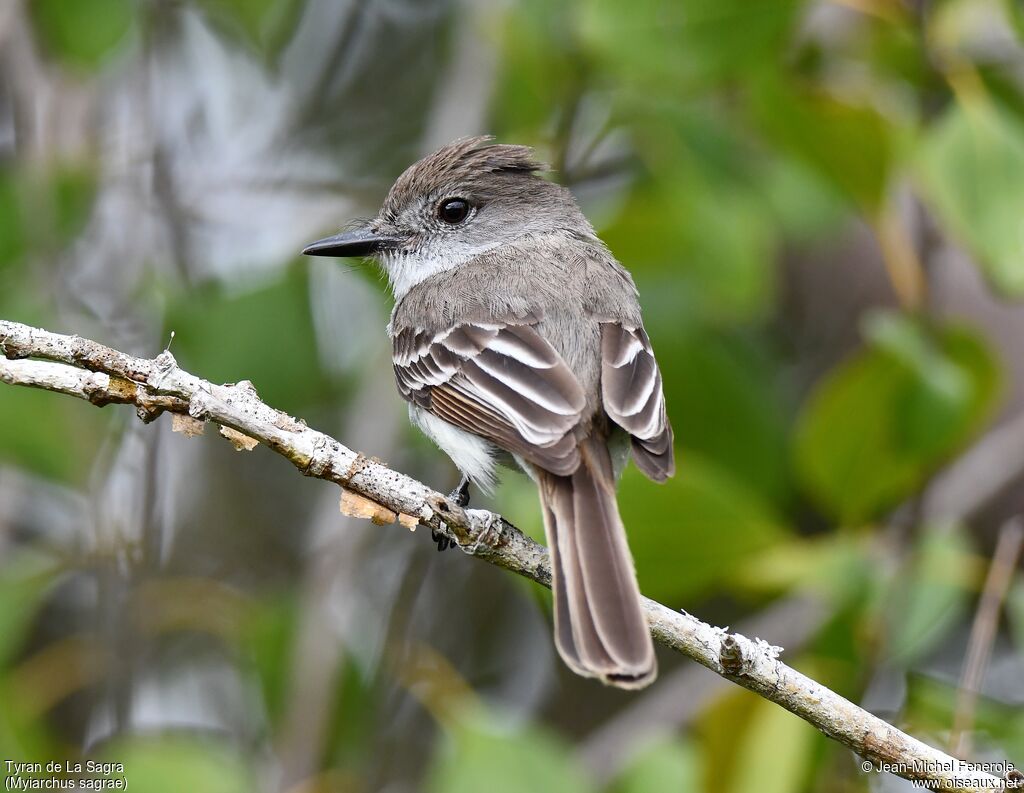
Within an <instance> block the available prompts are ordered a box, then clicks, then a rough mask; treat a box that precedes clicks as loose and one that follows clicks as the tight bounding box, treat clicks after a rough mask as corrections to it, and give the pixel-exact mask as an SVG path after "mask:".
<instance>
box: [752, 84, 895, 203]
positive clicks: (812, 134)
mask: <svg viewBox="0 0 1024 793" xmlns="http://www.w3.org/2000/svg"><path fill="white" fill-rule="evenodd" d="M751 105H752V109H753V112H754V115H755V117H756V120H757V123H758V124H759V125H760V127H761V129H762V130H763V131H764V133H765V134H766V135H767V137H768V138H769V139H771V140H772V141H773V142H774V143H776V145H778V146H779V147H781V148H782V149H783V150H784V151H787V152H789V153H790V154H791V155H793V156H795V157H797V158H799V159H800V160H802V161H803V162H804V163H805V164H806V165H808V166H810V167H811V168H813V169H814V170H815V171H817V172H818V174H819V175H821V176H822V177H823V178H824V179H826V180H827V181H829V182H830V183H831V184H832V185H833V186H834V187H836V188H837V189H838V190H839V192H840V193H841V194H843V195H845V196H846V197H847V198H849V199H851V200H852V201H854V202H855V203H856V204H858V205H860V206H863V207H865V208H868V209H875V208H877V207H879V206H880V205H881V203H882V199H883V196H884V194H885V189H886V185H887V183H888V180H889V170H890V167H891V164H892V162H893V159H894V155H895V144H894V137H895V133H894V131H893V130H892V128H891V126H890V123H889V122H888V121H887V120H886V119H885V118H884V117H883V116H882V115H881V114H880V113H879V112H878V111H876V110H875V109H874V108H872V107H869V106H866V105H854V104H849V103H846V102H842V101H839V100H838V99H835V98H833V97H831V96H828V95H826V94H815V93H809V92H808V93H800V92H797V91H795V90H793V89H791V88H789V87H788V86H786V85H785V84H784V83H783V82H782V81H781V80H779V79H777V78H772V77H769V78H766V79H764V80H761V81H760V82H759V83H758V84H757V86H756V90H755V92H754V94H753V96H752V103H751Z"/></svg>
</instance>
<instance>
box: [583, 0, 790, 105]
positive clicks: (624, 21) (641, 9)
mask: <svg viewBox="0 0 1024 793" xmlns="http://www.w3.org/2000/svg"><path fill="white" fill-rule="evenodd" d="M800 5H801V3H800V2H799V0H784V1H783V2H779V1H778V0H713V1H712V0H681V1H680V2H673V3H664V2H661V1H660V0H639V2H633V3H620V2H615V0H586V2H584V3H583V4H582V5H581V9H580V19H579V30H580V31H581V38H582V39H583V41H584V43H585V45H586V47H587V50H588V52H589V53H590V55H591V57H592V58H593V59H594V60H596V61H597V62H598V63H602V64H607V65H608V66H609V67H610V68H611V69H613V70H614V73H615V75H616V77H617V79H618V80H620V81H624V82H626V84H627V85H630V86H631V87H634V88H637V87H642V88H644V89H649V88H652V87H653V88H657V89H662V90H668V91H672V92H674V93H676V94H678V92H679V91H686V90H688V89H691V88H694V87H701V86H704V85H707V84H708V83H712V82H714V81H717V80H721V79H724V78H726V77H730V76H735V75H742V74H743V73H744V72H746V71H747V70H748V69H753V68H763V65H764V63H766V62H767V63H772V62H775V61H776V60H777V59H779V58H780V53H781V51H782V49H783V47H784V46H785V44H786V43H787V41H788V40H789V37H790V35H791V32H792V29H793V26H794V23H795V19H796V12H797V10H798V8H799V7H800Z"/></svg>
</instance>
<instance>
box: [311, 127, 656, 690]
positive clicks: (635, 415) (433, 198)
mask: <svg viewBox="0 0 1024 793" xmlns="http://www.w3.org/2000/svg"><path fill="white" fill-rule="evenodd" d="M490 141H491V139H490V138H487V137H476V138H467V139H463V140H457V141H455V142H454V143H451V144H449V145H448V146H445V147H444V148H442V149H440V150H438V151H436V152H434V153H433V154H431V155H430V156H428V157H425V158H424V159H422V160H420V161H419V162H417V163H416V164H414V165H412V166H411V167H410V168H409V169H408V170H406V171H405V173H403V174H402V175H401V176H400V177H399V178H398V181H397V182H395V184H394V186H393V187H392V188H391V191H390V192H389V193H388V196H387V199H386V200H385V201H384V206H383V208H382V209H381V211H380V213H379V214H378V215H377V217H376V218H374V219H373V220H372V221H370V222H369V223H367V224H365V225H363V226H361V227H360V228H356V229H354V230H351V231H346V232H344V233H341V234H337V235H335V236H333V237H328V238H326V239H322V240H319V241H318V242H314V243H312V244H311V245H309V246H308V247H306V248H305V250H304V251H303V253H306V254H311V255H315V256H372V257H376V259H377V260H378V261H379V262H380V264H381V265H382V267H383V268H384V270H385V272H387V274H388V277H389V279H390V282H391V288H392V290H393V292H394V296H395V307H394V310H393V311H392V314H391V323H390V325H389V326H388V334H389V335H390V337H391V341H392V344H393V349H394V367H395V378H396V380H397V383H398V390H399V393H401V395H402V397H403V398H404V399H406V400H407V401H408V402H409V415H410V417H411V419H412V422H413V423H414V424H416V425H417V426H418V427H419V428H420V429H421V430H423V432H425V433H426V434H427V435H428V436H429V437H430V438H431V439H433V441H434V442H435V443H436V444H437V445H438V446H439V447H440V448H441V449H442V450H443V451H444V452H445V453H447V454H448V456H449V457H451V459H452V461H453V462H454V463H455V465H456V466H457V467H458V468H459V470H460V471H461V472H462V474H463V482H462V484H461V485H460V487H459V490H458V492H459V494H460V496H461V502H462V503H465V501H466V500H468V490H467V489H466V488H467V484H468V482H469V481H472V482H473V483H474V484H475V485H477V486H478V487H480V488H481V489H482V490H484V491H488V490H489V489H490V488H491V487H493V485H494V477H495V466H496V465H497V464H498V463H499V462H506V461H510V460H514V461H515V462H516V463H518V465H519V466H520V467H522V468H523V470H525V471H526V473H527V474H529V475H530V476H531V477H532V478H533V479H534V481H536V483H537V486H538V489H539V491H540V502H541V508H542V509H543V513H544V525H545V528H546V530H547V540H548V546H549V548H550V549H551V571H552V576H551V577H552V581H551V584H552V589H553V590H554V604H555V606H554V621H555V644H556V646H557V647H558V652H559V653H560V654H561V656H562V658H563V659H564V660H565V663H566V664H568V665H569V667H570V668H572V669H573V671H575V672H576V673H578V674H580V675H584V676H586V677H596V678H598V679H600V680H601V681H602V682H604V683H606V684H609V685H614V686H620V687H622V688H641V687H643V686H645V685H647V684H649V683H650V682H651V681H652V680H654V678H655V676H656V674H657V665H656V662H655V657H654V646H653V644H652V642H651V636H650V632H649V630H648V626H647V621H646V619H645V617H644V612H643V609H642V607H641V603H640V590H639V588H638V586H637V582H636V573H635V572H634V569H633V559H632V557H631V555H630V552H629V547H628V545H627V544H626V535H625V529H624V527H623V525H622V519H621V518H620V517H619V510H618V505H617V503H616V500H615V489H616V483H617V481H618V477H619V475H620V474H621V473H622V469H623V467H624V466H625V464H626V462H627V459H628V458H629V456H630V454H632V457H633V461H634V462H635V463H636V464H637V466H638V467H639V468H640V470H641V471H643V472H644V473H645V474H646V475H647V476H648V477H650V478H651V479H653V480H655V481H658V482H662V481H664V480H665V479H666V478H668V477H669V476H671V475H672V474H673V472H674V469H675V463H674V459H673V451H672V427H671V426H670V425H669V421H668V418H667V417H666V415H665V398H664V395H663V393H662V382H661V373H660V372H659V370H658V364H657V362H656V361H655V359H654V353H653V351H652V350H651V343H650V340H649V339H648V338H647V334H646V333H645V332H644V328H643V323H642V321H641V317H640V304H639V302H638V301H637V290H636V287H635V286H634V284H633V279H632V278H631V277H630V274H629V272H628V271H627V270H626V269H625V268H624V267H623V266H622V265H621V264H619V262H618V261H616V259H615V257H613V256H612V255H611V253H609V251H608V249H607V248H606V247H605V246H604V244H603V243H602V242H601V240H600V239H598V237H597V235H596V234H595V232H594V229H593V227H592V226H591V225H590V223H589V222H588V221H587V219H586V218H585V217H584V216H583V213H582V212H581V211H580V208H579V207H578V206H577V205H576V201H575V199H574V198H573V196H572V194H571V193H570V192H569V191H568V190H566V189H565V188H563V187H561V186H560V185H557V184H554V183H553V182H550V181H548V180H546V179H544V178H542V177H541V176H540V172H541V171H542V170H544V166H542V165H541V164H540V163H538V162H537V161H536V160H534V159H533V156H532V152H531V150H530V149H528V148H526V147H524V146H507V145H495V144H491V142H490Z"/></svg>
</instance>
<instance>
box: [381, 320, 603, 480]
mask: <svg viewBox="0 0 1024 793" xmlns="http://www.w3.org/2000/svg"><path fill="white" fill-rule="evenodd" d="M394 366H395V379H396V381H397V383H398V390H399V392H400V393H401V394H402V396H403V397H405V399H407V400H409V401H410V402H413V403H414V404H416V405H418V406H419V407H422V408H425V409H426V410H428V411H430V412H431V413H433V414H434V415H435V416H437V417H438V418H441V419H444V420H445V421H447V422H449V423H451V424H454V425H455V426H457V427H459V428H461V429H464V430H467V431H469V432H472V433H474V434H476V435H480V436H482V437H484V438H487V439H488V440H490V441H492V442H493V443H495V444H496V445H497V446H499V447H500V448H502V449H505V450H506V451H509V452H512V453H513V454H517V455H519V456H520V457H522V458H523V459H524V460H527V461H528V462H531V463H533V464H535V465H539V466H540V467H542V468H544V469H545V470H548V471H551V472H552V473H556V474H562V475H567V474H569V473H572V471H574V470H575V469H576V467H577V466H578V465H579V451H578V450H577V439H576V437H575V434H574V430H575V429H576V427H577V426H578V425H579V423H580V419H581V416H582V413H583V410H584V408H585V407H586V397H585V395H584V393H583V389H582V387H581V386H580V384H579V382H578V381H577V379H576V377H575V375H574V374H573V373H572V370H570V369H569V367H568V365H567V364H566V363H565V361H564V360H563V359H562V357H561V356H560V355H559V354H558V352H557V351H556V350H555V349H554V347H552V346H551V344H550V343H549V342H548V341H547V340H546V339H545V338H544V337H543V336H541V335H540V333H538V332H537V330H536V329H535V328H534V327H533V326H532V325H529V324H508V325H499V324H489V323H465V324H462V325H457V326H455V327H452V328H449V329H447V330H445V331H443V332H440V333H436V334H428V333H426V332H424V331H421V330H417V329H413V328H405V329H403V330H400V331H399V332H398V333H397V334H396V335H395V337H394Z"/></svg>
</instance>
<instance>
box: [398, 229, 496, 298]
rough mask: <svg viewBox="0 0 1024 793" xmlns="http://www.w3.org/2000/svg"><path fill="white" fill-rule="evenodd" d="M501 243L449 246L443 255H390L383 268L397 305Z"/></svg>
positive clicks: (433, 249)
mask: <svg viewBox="0 0 1024 793" xmlns="http://www.w3.org/2000/svg"><path fill="white" fill-rule="evenodd" d="M500 244H501V243H500V242H489V243H485V244H481V245H475V246H462V245H460V246H446V250H443V251H440V250H437V249H436V247H434V246H431V248H421V249H420V250H417V251H412V252H399V253H386V254H384V255H383V256H381V264H382V265H383V266H384V269H385V270H386V271H387V274H388V279H389V280H390V281H391V291H392V293H394V296H395V302H396V303H397V302H398V301H400V300H401V299H402V298H403V297H405V296H406V295H407V294H408V292H409V290H410V289H412V288H413V287H414V286H417V285H418V284H421V283H422V282H423V281H425V280H426V279H427V278H430V276H432V275H437V274H438V273H443V272H446V271H448V270H451V269H454V268H455V267H458V266H459V265H460V264H465V263H466V262H468V261H470V260H471V259H475V258H476V257H477V256H480V255H481V254H483V253H487V251H489V250H493V249H494V248H497V247H498V246H499V245H500Z"/></svg>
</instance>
